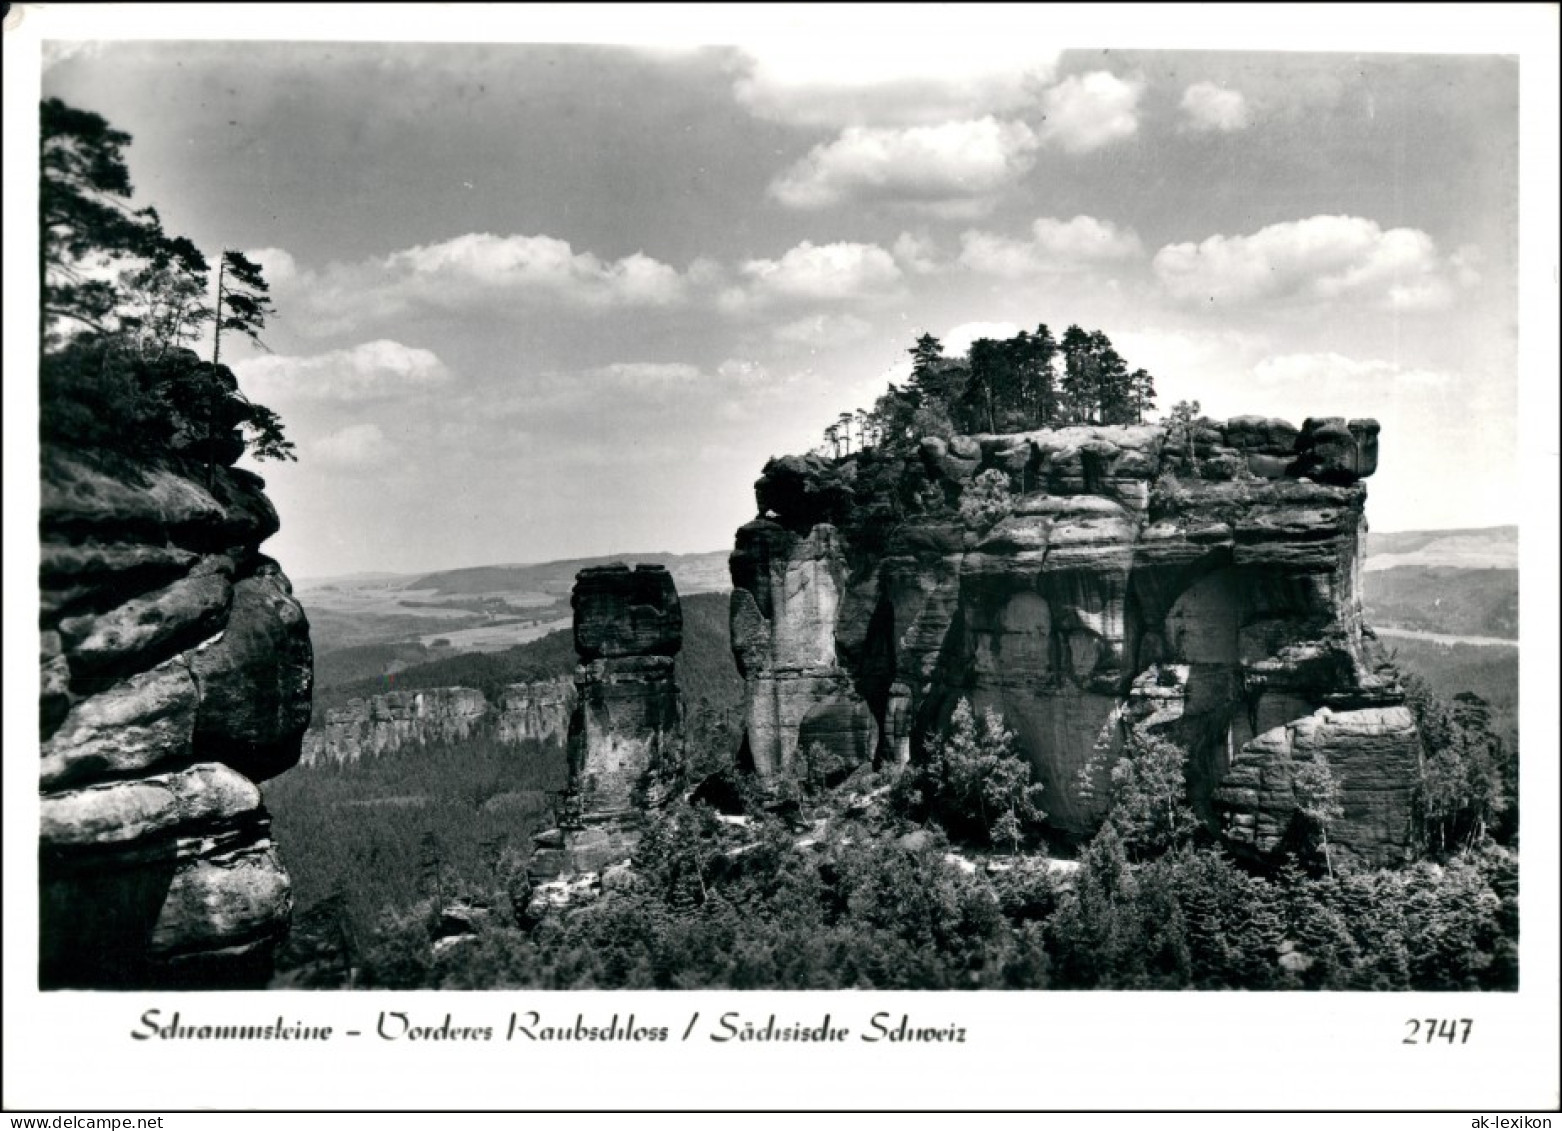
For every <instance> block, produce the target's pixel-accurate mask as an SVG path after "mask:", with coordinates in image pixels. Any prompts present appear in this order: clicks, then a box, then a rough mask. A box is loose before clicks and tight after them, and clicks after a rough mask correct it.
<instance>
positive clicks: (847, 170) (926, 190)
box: [770, 117, 1039, 209]
mask: <svg viewBox="0 0 1562 1131" xmlns="http://www.w3.org/2000/svg"><path fill="white" fill-rule="evenodd" d="M1038 144H1039V143H1038V141H1037V138H1036V135H1035V134H1034V133H1032V132H1031V129H1030V127H1029V126H1027V125H1025V123H1023V122H1000V121H998V120H997V119H996V118H992V117H987V118H981V119H978V120H975V121H962V122H944V123H942V124H941V125H936V126H911V127H909V128H904V129H898V128H896V129H882V128H869V127H862V126H852V127H849V128H848V129H846V130H844V131H842V133H841V135H840V137H838V138H837V139H836V140H834V141H831V142H827V143H825V144H822V145H817V146H815V147H814V148H813V149H812V150H811V151H810V152H809V153H808V155H807V156H806V157H804V158H803V159H802V160H801V161H799V162H797V163H796V164H795V165H793V166H792V167H791V168H789V169H787V170H785V171H784V172H783V173H782V174H781V175H780V176H779V177H777V178H776V179H775V180H774V181H773V182H772V183H771V185H770V194H771V195H772V196H773V197H775V198H776V199H777V200H779V201H780V202H781V203H782V204H784V205H786V206H787V207H789V208H803V209H818V208H829V207H832V206H834V205H838V204H843V203H847V202H850V201H856V200H865V199H869V200H871V199H883V200H892V201H903V202H909V203H919V204H923V205H928V206H933V205H938V204H939V203H941V202H950V201H955V202H968V201H970V200H972V199H973V198H981V197H986V196H990V195H991V194H993V193H995V192H997V191H999V190H1000V189H1003V188H1006V187H1007V186H1009V185H1011V184H1013V183H1014V182H1015V181H1017V180H1018V179H1019V178H1020V177H1022V176H1024V175H1025V174H1026V173H1027V172H1029V171H1030V169H1031V167H1032V165H1033V164H1034V163H1035V160H1034V153H1035V151H1036V148H1037V146H1038Z"/></svg>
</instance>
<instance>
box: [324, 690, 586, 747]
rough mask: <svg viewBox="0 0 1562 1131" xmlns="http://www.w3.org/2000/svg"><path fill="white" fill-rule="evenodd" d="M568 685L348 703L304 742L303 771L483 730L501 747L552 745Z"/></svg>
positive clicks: (563, 720)
mask: <svg viewBox="0 0 1562 1131" xmlns="http://www.w3.org/2000/svg"><path fill="white" fill-rule="evenodd" d="M574 708H575V683H574V680H572V679H569V678H560V679H548V680H537V681H534V682H532V683H515V684H511V685H510V686H508V687H506V688H505V689H504V691H503V693H502V694H500V695H499V697H498V700H497V702H489V700H488V697H487V696H485V695H484V694H483V693H482V692H481V691H478V690H477V689H476V688H470V687H431V688H425V689H422V690H419V691H393V692H389V693H387V694H385V695H374V696H370V697H368V698H366V699H350V700H348V701H347V704H346V705H345V706H342V707H333V708H331V709H330V710H329V711H327V712H326V714H325V720H324V722H323V724H321V725H317V726H312V727H311V728H310V729H309V731H308V733H306V734H305V735H304V753H303V757H302V759H301V761H302V763H303V764H304V765H313V764H316V763H322V762H336V763H352V762H357V761H358V760H359V759H361V758H365V757H370V758H372V757H377V756H379V755H381V754H388V753H391V752H392V751H395V750H401V749H403V748H405V747H410V746H425V745H430V744H435V743H448V742H459V741H461V740H463V739H468V738H471V737H472V736H473V735H475V734H477V733H479V732H480V731H483V730H487V731H489V732H491V733H492V735H493V737H494V738H495V739H496V740H497V741H498V742H499V743H500V744H502V745H507V746H519V745H522V744H524V743H558V744H559V745H563V743H564V741H565V739H566V737H567V735H568V733H569V720H570V715H571V713H572V712H573V711H574Z"/></svg>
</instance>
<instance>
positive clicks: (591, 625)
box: [528, 565, 683, 883]
mask: <svg viewBox="0 0 1562 1131" xmlns="http://www.w3.org/2000/svg"><path fill="white" fill-rule="evenodd" d="M570 603H571V605H572V606H573V608H574V610H575V651H576V653H577V654H578V655H579V656H580V667H579V668H578V669H577V671H576V674H575V690H576V705H575V710H574V713H573V715H572V716H571V719H570V729H569V785H568V787H567V789H566V791H565V796H564V804H563V806H562V807H561V812H560V814H559V816H558V819H559V825H558V827H557V828H554V829H549V830H548V831H546V832H544V833H540V834H538V836H537V850H536V852H535V853H534V854H533V856H532V861H531V866H530V868H529V869H528V870H529V872H530V874H531V878H532V879H533V881H536V882H539V883H546V882H549V881H556V880H559V879H561V878H563V877H567V876H571V875H579V874H581V873H587V872H596V871H599V870H600V869H602V868H603V867H605V866H606V865H608V864H611V863H614V862H616V861H620V860H623V859H626V858H627V857H628V856H629V855H630V854H631V852H632V851H633V850H634V846H635V844H636V843H637V842H638V840H639V837H640V829H641V825H642V823H643V817H644V814H645V812H646V811H647V810H649V809H655V808H658V807H660V806H661V805H662V804H664V803H665V801H666V785H665V780H666V775H665V774H664V772H663V771H666V770H670V769H672V768H674V767H675V766H676V764H677V761H678V759H679V757H680V756H681V753H682V742H683V708H682V701H681V699H680V697H679V694H678V684H677V681H676V678H675V673H674V668H673V664H674V657H675V656H676V655H677V653H678V650H679V649H680V648H681V647H682V646H683V610H682V608H681V606H680V605H679V603H678V590H677V589H676V588H675V587H674V585H673V579H672V576H671V575H670V574H669V573H668V572H667V570H666V568H665V567H663V566H659V565H642V566H639V567H637V568H635V569H633V570H631V569H630V568H629V567H628V566H625V565H610V566H599V567H594V568H592V569H585V570H582V571H581V572H580V573H579V574H577V575H576V577H575V592H574V595H573V597H572V598H571V600H570Z"/></svg>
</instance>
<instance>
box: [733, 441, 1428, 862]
mask: <svg viewBox="0 0 1562 1131" xmlns="http://www.w3.org/2000/svg"><path fill="white" fill-rule="evenodd" d="M1377 458H1378V425H1377V424H1376V422H1374V421H1349V422H1347V421H1344V420H1340V419H1334V418H1330V419H1321V420H1315V419H1309V420H1308V421H1306V423H1305V424H1304V425H1303V427H1302V428H1301V429H1297V428H1295V427H1293V426H1292V425H1290V424H1288V423H1286V422H1284V421H1279V420H1267V419H1264V418H1260V417H1237V418H1235V419H1233V420H1230V421H1227V422H1225V423H1223V424H1220V423H1215V422H1211V421H1207V420H1206V421H1199V422H1197V423H1195V424H1194V425H1192V426H1190V427H1188V428H1182V427H1179V426H1171V427H1170V428H1168V427H1164V426H1148V425H1142V426H1113V427H1094V426H1079V427H1070V428H1061V429H1055V430H1040V431H1035V432H1027V433H1021V434H1014V435H978V436H963V437H956V438H954V439H952V440H949V441H944V440H939V439H936V438H930V439H928V440H925V441H923V442H922V444H921V445H920V447H919V448H918V449H917V450H916V451H915V452H913V453H912V454H910V455H900V456H890V455H886V454H883V453H881V452H880V451H878V450H876V449H869V450H868V451H866V452H862V453H859V454H857V455H856V456H852V457H848V458H847V459H845V460H826V459H822V458H820V457H812V456H811V457H805V458H798V457H786V458H784V459H779V460H772V461H771V462H770V463H769V464H768V465H767V466H766V468H765V472H764V476H763V477H762V478H761V479H760V481H759V482H758V483H757V484H756V488H755V492H756V496H757V498H758V501H759V508H760V517H759V518H757V519H756V520H754V521H753V522H750V523H748V524H747V525H745V526H744V527H742V528H741V529H740V530H739V531H738V534H737V539H736V545H735V548H734V550H733V553H732V557H731V570H732V580H733V586H734V592H733V595H732V606H731V626H732V628H731V631H732V642H733V651H734V654H735V656H736V658H737V662H738V665H739V667H740V669H741V671H742V673H743V676H744V679H745V681H746V711H747V730H746V736H745V741H744V752H743V757H744V759H745V760H746V761H747V762H748V764H749V765H750V766H751V767H752V769H753V771H754V772H755V773H756V774H757V775H758V776H759V778H760V779H761V780H762V781H764V782H768V783H776V782H778V781H779V780H780V779H782V778H785V777H788V776H790V777H794V778H795V777H800V776H801V775H803V774H805V773H822V774H823V775H824V776H825V777H826V778H829V777H831V776H836V777H839V776H843V775H844V774H845V773H847V772H849V771H850V769H851V768H852V767H854V766H856V765H860V764H862V763H864V762H867V761H876V762H878V763H880V764H883V763H887V762H903V761H905V760H906V759H907V758H909V757H912V756H913V752H914V749H915V748H916V747H917V746H918V745H919V744H920V743H921V742H922V741H923V739H924V737H925V736H926V734H927V733H928V731H929V730H930V729H931V728H934V727H938V726H940V725H942V724H943V723H944V722H945V721H946V720H947V718H948V715H949V713H950V711H951V710H952V709H953V706H954V704H955V703H956V702H957V701H958V699H960V698H961V697H968V698H970V699H971V701H972V704H973V706H975V707H976V708H977V709H978V710H982V709H984V708H986V707H993V708H996V709H997V710H998V711H999V712H1000V713H1001V714H1002V716H1003V718H1004V720H1005V722H1006V724H1007V725H1008V726H1009V728H1010V729H1012V730H1014V731H1016V732H1017V733H1018V735H1019V738H1020V744H1021V746H1022V747H1023V748H1024V750H1025V751H1026V752H1027V756H1028V757H1029V758H1030V760H1031V762H1032V764H1033V768H1034V771H1035V775H1036V778H1037V780H1039V781H1040V782H1041V783H1042V784H1043V786H1044V787H1045V793H1044V799H1043V806H1044V808H1045V809H1046V810H1047V812H1048V814H1049V819H1050V820H1051V821H1052V823H1053V824H1054V825H1056V826H1059V827H1061V828H1063V829H1066V830H1070V831H1072V832H1075V833H1079V834H1084V833H1088V832H1089V831H1090V830H1091V829H1093V828H1094V827H1095V825H1096V823H1097V822H1099V820H1100V817H1101V815H1102V814H1101V805H1102V802H1101V800H1099V796H1098V794H1099V791H1097V799H1096V800H1090V799H1087V798H1086V797H1085V796H1082V795H1081V792H1080V790H1079V782H1078V777H1079V773H1080V771H1081V770H1082V769H1083V768H1085V766H1086V765H1087V763H1091V762H1092V757H1093V756H1095V758H1096V759H1097V760H1099V758H1100V757H1101V756H1102V754H1103V753H1104V754H1106V755H1107V756H1108V757H1110V755H1111V753H1112V751H1113V750H1115V749H1117V748H1118V747H1120V745H1121V743H1122V741H1123V738H1124V734H1125V730H1126V728H1129V727H1142V728H1145V729H1146V730H1148V731H1152V732H1157V733H1162V734H1164V735H1166V736H1167V737H1170V738H1172V739H1173V740H1175V741H1177V742H1178V743H1180V744H1182V745H1184V746H1185V747H1186V748H1187V749H1188V750H1189V751H1190V753H1191V756H1190V762H1189V768H1188V776H1189V784H1190V792H1191V794H1192V800H1193V803H1194V805H1195V808H1196V809H1197V811H1198V812H1199V813H1200V814H1201V816H1203V817H1204V818H1205V820H1206V821H1207V822H1208V823H1209V824H1210V825H1211V827H1213V828H1216V829H1219V830H1222V831H1223V832H1224V833H1225V834H1226V835H1227V836H1228V838H1229V839H1230V841H1231V842H1232V843H1233V845H1234V847H1236V848H1238V849H1239V850H1245V851H1250V852H1255V853H1270V852H1273V851H1275V850H1277V849H1278V848H1280V847H1281V846H1282V845H1283V844H1284V843H1285V838H1286V836H1287V835H1288V834H1289V832H1290V831H1291V830H1293V828H1294V827H1295V822H1294V818H1295V813H1296V807H1295V799H1294V796H1293V795H1292V793H1291V791H1290V768H1291V767H1293V766H1294V765H1295V763H1296V762H1297V761H1299V760H1305V759H1307V758H1313V757H1323V758H1326V759H1327V760H1328V761H1329V763H1330V766H1331V768H1333V769H1334V770H1335V772H1336V774H1337V776H1338V777H1339V778H1340V779H1341V780H1342V782H1343V785H1344V789H1345V807H1346V815H1345V818H1344V819H1343V821H1341V822H1340V823H1339V826H1338V827H1337V828H1331V830H1330V838H1329V839H1330V842H1331V844H1332V845H1334V846H1335V848H1336V851H1337V852H1338V853H1340V854H1342V855H1354V856H1356V857H1357V858H1359V859H1362V860H1364V861H1369V862H1372V863H1389V862H1393V861H1397V860H1399V859H1402V858H1403V857H1404V856H1405V855H1406V854H1407V853H1408V852H1409V850H1410V848H1409V846H1410V845H1411V843H1412V835H1411V833H1412V830H1411V827H1410V820H1411V817H1410V803H1411V798H1412V795H1413V792H1414V789H1415V782H1416V766H1417V759H1418V758H1419V743H1418V740H1417V737H1416V734H1415V729H1414V726H1413V724H1412V723H1411V722H1410V718H1409V714H1408V712H1407V711H1406V709H1405V708H1404V706H1403V702H1404V701H1403V696H1402V695H1401V693H1400V690H1399V687H1398V684H1397V682H1396V677H1395V675H1394V673H1393V671H1392V669H1391V668H1389V667H1388V666H1387V665H1386V663H1385V661H1384V658H1383V656H1382V655H1381V653H1380V651H1379V649H1378V648H1377V646H1376V642H1375V639H1374V638H1373V636H1372V634H1371V631H1370V629H1367V628H1366V627H1365V626H1364V625H1363V623H1362V615H1361V601H1360V595H1359V594H1360V585H1359V558H1360V547H1359V539H1360V535H1361V533H1362V531H1363V530H1364V529H1365V513H1364V505H1365V499H1366V490H1365V487H1364V486H1363V485H1362V484H1361V483H1360V480H1361V478H1362V477H1364V476H1367V475H1370V474H1371V473H1372V472H1373V470H1375V468H1376V463H1377ZM986 471H996V472H999V473H1001V475H1002V477H1003V479H1004V481H1005V482H1006V483H1007V485H1008V489H1009V491H1008V498H1007V501H1006V503H1005V504H1004V505H1002V506H1001V507H999V508H998V509H996V510H993V509H990V508H989V509H987V510H983V509H981V508H977V507H974V506H965V507H962V505H961V504H962V501H965V500H967V499H968V498H970V496H969V495H968V490H967V489H968V488H969V486H970V485H971V483H972V481H973V480H974V479H975V478H976V477H977V476H978V475H979V474H981V473H983V472H986ZM1320 712H1324V713H1322V714H1320ZM820 763H822V765H820Z"/></svg>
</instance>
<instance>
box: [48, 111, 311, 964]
mask: <svg viewBox="0 0 1562 1131" xmlns="http://www.w3.org/2000/svg"><path fill="white" fill-rule="evenodd" d="M42 123H43V134H42V152H41V168H42V176H41V183H40V194H41V218H40V223H41V240H40V245H41V249H40V262H39V276H40V283H41V286H42V294H43V303H42V308H43V315H42V322H41V327H40V329H41V332H42V344H43V356H42V361H41V373H40V408H41V414H40V416H41V419H40V423H41V429H40V431H41V440H42V456H41V468H40V472H41V489H42V500H41V511H40V515H39V532H40V538H41V563H40V576H39V586H40V590H41V597H42V599H41V605H40V625H39V627H40V630H41V642H42V646H41V655H40V676H41V686H40V697H39V708H40V727H41V737H42V749H41V762H40V767H39V792H40V806H41V812H42V820H41V834H40V846H39V871H40V891H39V912H40V925H39V949H40V970H39V977H40V982H41V984H42V985H44V986H46V987H83V988H84V987H93V988H102V987H116V988H135V987H145V986H156V985H169V986H178V987H190V986H244V985H264V984H265V981H266V979H267V978H268V977H269V975H270V971H271V958H272V954H273V951H274V950H275V948H276V947H277V945H278V944H279V942H280V941H281V939H282V938H283V937H284V936H285V934H286V932H287V927H288V920H289V915H290V912H291V906H292V900H291V895H290V887H289V882H288V877H287V874H286V872H285V871H284V870H283V868H282V866H281V864H280V862H279V861H278V858H277V855H276V852H275V849H274V846H273V845H272V842H271V839H270V831H269V830H270V821H269V817H268V816H267V813H266V810H265V808H264V806H263V805H262V804H261V797H260V791H259V790H258V789H257V787H256V785H255V784H254V783H255V782H257V781H260V780H263V779H265V778H268V777H271V776H273V775H275V774H279V773H281V772H282V771H283V770H286V769H287V768H288V767H290V766H292V765H293V764H294V763H295V762H296V761H297V760H298V757H299V752H300V744H301V740H302V736H303V733H304V729H305V727H306V726H307V725H308V722H309V715H310V692H311V682H312V673H313V669H312V656H311V648H310V642H309V626H308V623H307V621H306V619H305V617H304V613H303V609H302V608H301V607H300V606H299V604H298V602H297V601H296V600H295V599H294V598H293V595H292V589H291V586H290V585H289V583H288V580H287V578H286V576H285V575H284V574H283V573H282V570H281V568H280V567H279V566H278V565H277V563H276V562H274V561H272V560H271V559H270V558H268V557H266V556H265V555H264V554H262V553H261V552H260V546H261V544H262V543H263V542H264V541H265V540H266V539H267V538H268V537H270V536H271V535H272V534H274V533H275V532H276V530H277V527H278V520H277V515H276V511H275V510H274V509H273V508H272V506H271V504H270V502H269V501H268V500H267V499H266V496H265V494H264V492H263V486H264V484H263V483H262V481H261V479H260V478H259V477H258V476H256V475H254V474H253V473H251V472H249V471H245V470H242V469H240V468H237V467H235V466H234V464H235V463H236V461H237V460H238V459H239V458H240V457H241V456H242V455H244V454H245V452H246V451H247V452H248V453H249V454H250V455H251V456H252V457H254V458H260V459H265V458H292V455H291V445H290V444H289V443H288V441H287V439H286V437H285V434H284V431H283V428H282V424H281V422H280V421H279V420H278V419H277V417H276V414H275V413H272V412H271V411H270V410H269V409H266V408H265V407H264V406H261V405H256V404H253V403H251V402H249V401H248V400H246V399H245V398H244V396H243V395H242V393H241V392H240V391H239V388H238V383H237V381H236V380H235V379H234V376H233V374H232V373H231V372H230V371H229V370H228V369H227V368H226V367H224V366H220V365H218V364H217V363H216V361H217V359H216V356H215V353H216V348H217V347H216V335H220V333H221V332H223V331H227V332H228V333H230V334H239V335H244V336H249V337H254V336H255V335H257V334H258V333H259V331H260V330H261V329H262V328H263V326H264V324H265V317H266V315H267V313H268V312H269V306H268V303H267V301H266V298H265V290H266V286H265V281H264V279H263V278H262V277H261V273H260V270H259V268H258V267H257V266H256V265H255V264H253V263H252V262H250V261H249V260H248V259H246V258H245V257H244V256H243V255H242V254H241V253H239V252H236V251H224V252H223V254H222V258H221V260H220V266H219V270H220V271H221V272H222V277H223V279H224V282H222V283H220V284H219V285H218V286H217V288H216V289H215V291H213V290H211V289H210V288H209V286H208V265H207V263H206V260H205V258H204V256H203V255H202V254H201V252H200V251H199V250H198V249H197V248H196V247H195V245H194V244H192V243H191V242H190V241H189V240H186V239H183V238H182V237H175V236H171V235H169V234H168V233H166V232H165V231H164V230H163V228H162V225H161V223H160V221H159V220H158V217H157V215H156V213H155V212H154V211H152V210H151V209H149V208H143V209H140V210H133V209H131V207H130V205H129V198H130V195H131V186H130V180H129V174H128V171H127V169H126V166H125V163H124V157H123V149H124V147H125V146H126V145H128V144H129V141H130V138H129V137H128V136H127V135H125V134H123V133H121V132H119V131H116V130H113V129H111V128H110V127H109V126H108V124H107V123H106V122H105V121H104V120H103V119H102V118H101V117H99V116H97V115H95V114H91V113H87V112H83V111H79V110H74V109H72V108H70V107H68V106H66V105H64V104H63V103H61V102H59V101H58V100H53V99H51V100H49V101H48V102H45V103H44V104H43V107H42ZM208 323H210V324H212V326H213V330H214V341H213V359H212V360H211V361H205V360H203V359H201V358H200V357H198V356H197V355H196V353H195V352H194V351H193V350H192V349H190V348H189V347H190V346H191V345H193V344H195V342H196V341H197V339H198V337H199V336H200V334H201V332H202V328H203V327H204V326H205V325H206V324H208Z"/></svg>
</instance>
